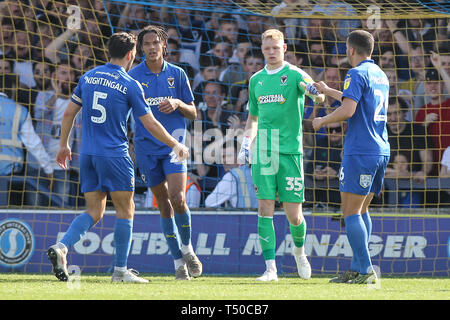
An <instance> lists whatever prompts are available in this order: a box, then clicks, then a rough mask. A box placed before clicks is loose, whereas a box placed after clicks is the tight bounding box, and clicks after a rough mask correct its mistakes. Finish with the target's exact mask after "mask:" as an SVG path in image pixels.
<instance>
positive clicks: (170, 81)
mask: <svg viewBox="0 0 450 320" xmlns="http://www.w3.org/2000/svg"><path fill="white" fill-rule="evenodd" d="M167 83H168V84H169V88H174V86H173V85H174V84H175V78H174V77H169V78H167Z"/></svg>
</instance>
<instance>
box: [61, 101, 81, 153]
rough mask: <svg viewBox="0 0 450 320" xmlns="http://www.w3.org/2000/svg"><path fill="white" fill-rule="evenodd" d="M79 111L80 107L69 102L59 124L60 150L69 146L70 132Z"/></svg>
mask: <svg viewBox="0 0 450 320" xmlns="http://www.w3.org/2000/svg"><path fill="white" fill-rule="evenodd" d="M80 110H81V107H80V106H79V105H77V104H76V103H74V102H73V101H70V102H69V104H68V106H67V108H66V111H65V112H64V115H63V119H62V122H61V136H60V138H59V147H60V148H61V147H65V146H68V145H69V136H70V132H71V131H72V128H73V123H74V121H75V117H76V116H77V114H78V112H80Z"/></svg>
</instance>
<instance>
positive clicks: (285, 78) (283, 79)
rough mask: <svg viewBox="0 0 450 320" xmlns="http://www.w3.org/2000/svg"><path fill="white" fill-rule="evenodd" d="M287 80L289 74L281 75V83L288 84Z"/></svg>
mask: <svg viewBox="0 0 450 320" xmlns="http://www.w3.org/2000/svg"><path fill="white" fill-rule="evenodd" d="M286 81H287V75H282V76H281V84H286Z"/></svg>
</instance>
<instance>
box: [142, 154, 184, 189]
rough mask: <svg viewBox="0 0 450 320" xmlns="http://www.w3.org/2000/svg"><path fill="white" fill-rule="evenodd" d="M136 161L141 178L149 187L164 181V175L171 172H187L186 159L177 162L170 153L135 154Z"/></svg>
mask: <svg viewBox="0 0 450 320" xmlns="http://www.w3.org/2000/svg"><path fill="white" fill-rule="evenodd" d="M136 163H137V166H138V168H139V171H140V173H141V177H142V180H143V181H144V182H145V183H146V184H147V186H149V187H154V186H157V185H158V184H160V183H162V182H164V180H166V176H167V175H169V174H171V173H184V172H187V167H186V161H183V162H177V161H176V159H174V158H173V156H172V154H167V155H148V154H136Z"/></svg>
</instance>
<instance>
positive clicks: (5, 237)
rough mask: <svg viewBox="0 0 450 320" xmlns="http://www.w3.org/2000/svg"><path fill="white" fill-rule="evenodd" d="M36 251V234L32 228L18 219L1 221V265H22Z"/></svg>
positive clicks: (13, 266) (12, 266) (11, 266)
mask: <svg viewBox="0 0 450 320" xmlns="http://www.w3.org/2000/svg"><path fill="white" fill-rule="evenodd" d="M33 251H34V236H33V233H32V231H31V228H30V227H29V226H28V225H27V224H26V223H25V222H23V221H21V220H18V219H7V220H3V221H2V222H0V265H2V266H4V267H9V268H16V267H20V266H22V265H23V264H25V263H27V261H28V260H29V259H30V258H31V256H32V255H33Z"/></svg>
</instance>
